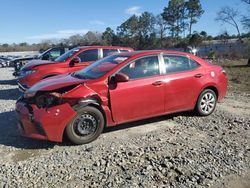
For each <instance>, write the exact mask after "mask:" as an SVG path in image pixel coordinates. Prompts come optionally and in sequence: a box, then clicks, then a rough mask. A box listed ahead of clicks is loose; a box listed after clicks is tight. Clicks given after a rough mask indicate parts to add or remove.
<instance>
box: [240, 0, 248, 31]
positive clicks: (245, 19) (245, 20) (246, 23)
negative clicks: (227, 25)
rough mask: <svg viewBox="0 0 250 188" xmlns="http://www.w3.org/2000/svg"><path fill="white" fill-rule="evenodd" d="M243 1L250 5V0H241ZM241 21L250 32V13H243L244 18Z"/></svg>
mask: <svg viewBox="0 0 250 188" xmlns="http://www.w3.org/2000/svg"><path fill="white" fill-rule="evenodd" d="M241 1H242V2H244V3H246V4H248V5H250V0H241ZM248 9H249V10H248V12H249V11H250V6H249V7H248ZM241 23H242V25H243V27H244V29H245V30H247V31H249V32H250V16H249V14H248V15H247V16H246V15H242V19H241Z"/></svg>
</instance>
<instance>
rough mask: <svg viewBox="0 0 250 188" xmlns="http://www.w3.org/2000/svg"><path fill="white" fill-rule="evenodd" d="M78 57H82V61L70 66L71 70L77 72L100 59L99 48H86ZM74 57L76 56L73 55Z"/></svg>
mask: <svg viewBox="0 0 250 188" xmlns="http://www.w3.org/2000/svg"><path fill="white" fill-rule="evenodd" d="M77 57H79V58H80V60H81V62H80V63H75V64H74V66H72V67H70V68H69V70H70V72H75V71H78V70H81V69H83V68H85V67H87V66H88V65H90V64H91V63H93V62H95V61H97V60H98V59H99V50H98V49H91V50H85V51H82V52H80V53H79V54H78V55H77ZM73 58H74V57H73Z"/></svg>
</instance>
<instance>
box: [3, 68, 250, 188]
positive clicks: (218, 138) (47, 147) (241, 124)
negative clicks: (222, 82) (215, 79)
mask: <svg viewBox="0 0 250 188" xmlns="http://www.w3.org/2000/svg"><path fill="white" fill-rule="evenodd" d="M0 71H1V74H0V187H126V188H127V187H150V188H151V187H179V188H182V187H183V188H184V187H231V188H233V187H235V188H238V187H239V188H247V187H250V186H249V185H250V176H249V174H250V173H249V172H250V95H249V94H237V93H229V94H228V96H227V97H226V99H225V100H224V101H223V103H220V104H218V106H217V109H216V111H215V112H214V114H212V115H211V116H209V117H196V116H193V114H192V113H189V112H186V113H179V114H174V115H167V116H163V117H158V118H153V119H149V120H144V121H139V122H135V123H130V124H124V125H121V126H119V127H115V128H109V129H107V130H105V133H103V134H102V135H101V136H100V137H99V138H98V140H96V141H95V142H93V143H91V144H87V145H82V146H72V145H70V144H68V143H63V144H57V143H50V142H43V141H36V140H31V139H25V138H22V137H20V136H19V134H18V131H17V128H16V119H15V112H14V107H15V100H16V99H17V98H18V96H19V95H20V93H19V91H18V89H17V86H16V84H15V80H14V77H13V76H12V69H10V68H3V69H1V70H0Z"/></svg>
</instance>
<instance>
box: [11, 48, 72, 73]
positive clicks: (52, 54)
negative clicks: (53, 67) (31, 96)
mask: <svg viewBox="0 0 250 188" xmlns="http://www.w3.org/2000/svg"><path fill="white" fill-rule="evenodd" d="M68 50H69V48H65V47H55V48H50V49H48V50H46V51H45V52H43V53H42V54H40V55H38V56H32V57H22V58H16V59H14V60H13V61H12V62H11V64H12V66H13V67H14V68H15V71H14V73H13V75H14V76H19V71H20V69H21V68H22V67H23V66H24V65H25V64H27V63H28V62H29V61H30V60H33V59H39V60H50V61H54V60H55V59H56V58H57V57H59V56H61V55H62V54H64V53H65V52H67V51H68Z"/></svg>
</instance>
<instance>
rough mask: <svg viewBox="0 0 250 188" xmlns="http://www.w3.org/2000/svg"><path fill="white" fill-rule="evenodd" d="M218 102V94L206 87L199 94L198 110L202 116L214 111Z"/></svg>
mask: <svg viewBox="0 0 250 188" xmlns="http://www.w3.org/2000/svg"><path fill="white" fill-rule="evenodd" d="M216 103H217V96H216V94H215V92H214V91H213V90H211V89H205V90H204V91H203V92H202V93H201V94H200V96H199V98H198V101H197V104H196V112H197V113H198V115H201V116H208V115H210V114H212V113H213V111H214V110H215V107H216Z"/></svg>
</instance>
